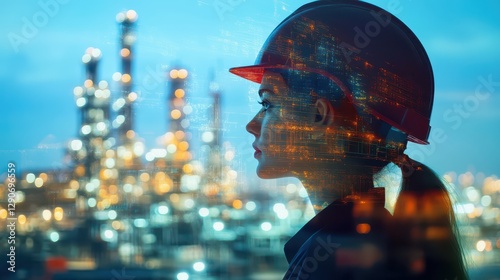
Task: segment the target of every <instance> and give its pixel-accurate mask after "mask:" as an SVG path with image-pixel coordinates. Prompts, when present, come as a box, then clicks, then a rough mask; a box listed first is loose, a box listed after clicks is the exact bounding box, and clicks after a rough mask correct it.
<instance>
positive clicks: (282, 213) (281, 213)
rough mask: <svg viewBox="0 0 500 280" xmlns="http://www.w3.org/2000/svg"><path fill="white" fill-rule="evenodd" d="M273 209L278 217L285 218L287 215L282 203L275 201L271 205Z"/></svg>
mask: <svg viewBox="0 0 500 280" xmlns="http://www.w3.org/2000/svg"><path fill="white" fill-rule="evenodd" d="M273 211H274V212H275V213H276V215H277V216H278V218H279V219H282V220H283V219H286V218H287V217H288V210H287V209H286V207H285V204H283V203H276V204H274V206H273Z"/></svg>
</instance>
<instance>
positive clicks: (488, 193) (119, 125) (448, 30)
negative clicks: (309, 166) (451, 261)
mask: <svg viewBox="0 0 500 280" xmlns="http://www.w3.org/2000/svg"><path fill="white" fill-rule="evenodd" d="M307 2H308V1H298V0H293V1H287V0H273V1H269V0H266V1H265V0H254V1H245V0H189V1H148V2H138V1H110V2H107V3H106V4H103V3H101V2H98V1H85V2H83V1H70V0H40V1H30V2H15V3H14V2H12V3H8V4H4V8H3V9H1V11H0V34H1V35H2V36H1V37H0V41H1V44H0V58H1V64H0V81H1V83H0V86H1V89H2V92H1V93H0V96H1V97H0V98H1V102H0V116H1V118H2V121H1V122H0V131H1V132H2V137H1V138H0V255H1V256H2V257H1V260H2V262H1V264H0V267H1V271H0V275H1V278H2V279H91V278H92V279H179V280H183V279H279V278H281V276H282V274H283V273H284V271H286V268H287V264H286V260H285V258H284V254H283V245H284V243H285V242H286V241H287V240H288V238H289V237H290V236H292V235H293V234H294V233H295V232H296V231H297V230H298V229H299V228H300V227H301V226H302V225H303V224H304V223H305V222H306V221H308V220H309V219H310V218H311V217H312V215H313V212H312V209H311V206H310V205H309V201H308V200H307V194H306V192H305V190H304V188H303V187H302V186H301V184H300V182H299V181H297V180H295V179H279V180H260V179H258V178H257V176H256V175H255V167H256V161H255V159H254V158H253V151H254V150H253V148H252V147H251V143H252V142H253V140H254V139H253V136H250V134H248V133H246V131H245V125H246V123H247V122H248V121H249V120H250V119H251V118H252V117H253V115H254V114H255V113H256V112H257V111H258V109H259V106H260V105H259V104H257V101H258V94H257V89H258V85H257V84H253V83H251V82H248V81H245V80H242V79H240V78H237V77H235V76H232V75H230V74H229V73H228V69H229V68H230V67H233V66H240V65H249V64H252V63H253V62H254V59H255V57H256V55H257V53H258V51H259V50H260V47H261V46H262V44H263V42H264V41H265V39H266V38H267V36H268V35H269V33H270V32H271V31H272V30H273V29H274V27H275V26H276V25H277V24H278V23H279V22H281V21H282V20H283V19H284V18H285V17H286V16H288V15H289V14H290V13H291V12H293V11H294V10H295V9H296V8H298V7H300V6H301V5H303V4H305V3H307ZM368 2H370V3H373V4H376V5H378V6H380V7H382V8H384V9H386V10H388V11H390V12H391V13H393V14H394V15H396V16H397V17H399V18H400V19H401V20H402V21H403V22H405V23H406V24H407V25H408V26H409V27H410V28H411V29H412V30H413V31H414V33H415V34H416V35H417V37H419V38H420V40H421V41H422V43H423V45H424V47H425V48H426V49H427V52H428V54H429V57H430V59H431V62H432V64H433V68H434V74H435V81H436V94H435V102H434V111H433V115H432V121H431V125H432V127H433V132H431V136H430V143H431V144H430V145H428V146H419V145H410V146H409V149H408V151H407V153H408V154H409V155H410V156H411V157H413V158H414V159H416V160H419V161H422V162H424V163H426V164H427V165H429V166H430V167H432V168H433V169H434V170H435V171H436V172H437V173H438V174H439V175H441V176H442V177H443V180H446V181H447V182H448V183H449V186H450V191H451V193H452V195H453V197H454V199H455V210H456V213H457V217H458V219H459V222H460V229H461V231H462V235H463V238H464V247H465V251H466V255H467V256H468V259H469V261H470V263H471V265H470V266H471V277H472V278H473V279H498V275H500V274H499V271H500V268H499V263H500V226H499V223H500V208H499V207H500V178H499V177H498V176H499V175H500V164H499V159H500V148H498V141H499V139H500V110H498V108H499V107H500V95H499V93H500V64H499V62H500V48H498V45H499V44H500V24H499V23H498V19H497V18H498V10H499V9H500V4H498V3H497V2H496V1H481V2H480V3H476V2H471V1H465V0H461V1H454V2H453V4H449V3H448V4H445V3H441V2H438V1H431V0H426V1H398V0H383V1H382V0H380V1H368ZM12 177H15V179H16V180H15V181H14V180H11V181H9V179H11V178H12ZM394 178H395V182H394V183H393V184H392V185H394V186H392V188H390V190H389V186H386V187H387V188H388V192H395V191H397V186H398V181H397V179H398V176H397V174H395V176H394ZM9 183H11V185H9ZM9 194H10V196H9ZM9 198H11V200H10V201H9ZM9 204H11V206H9ZM14 204H15V208H13V206H12V205H14ZM388 207H390V205H389V206H388ZM13 224H14V225H15V230H13V229H12V225H13ZM12 236H14V237H12ZM12 240H15V244H13V243H12V242H11V241H12ZM13 245H15V248H14V250H12V248H11V246H13ZM12 251H14V252H12ZM13 253H14V255H15V257H14V259H15V264H14V265H15V271H16V272H15V273H12V272H11V271H9V270H8V268H9V267H12V265H13V264H12V263H9V261H11V260H12V255H13ZM11 270H12V268H11ZM495 277H497V278H495Z"/></svg>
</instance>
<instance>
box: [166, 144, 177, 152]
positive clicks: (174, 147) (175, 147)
mask: <svg viewBox="0 0 500 280" xmlns="http://www.w3.org/2000/svg"><path fill="white" fill-rule="evenodd" d="M176 151H177V146H175V144H170V145H168V146H167V152H169V153H171V154H173V153H175V152H176Z"/></svg>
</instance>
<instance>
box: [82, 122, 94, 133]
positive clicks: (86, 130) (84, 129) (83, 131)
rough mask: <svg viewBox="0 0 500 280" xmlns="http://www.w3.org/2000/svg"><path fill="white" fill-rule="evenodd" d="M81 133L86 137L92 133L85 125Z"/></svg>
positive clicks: (88, 126)
mask: <svg viewBox="0 0 500 280" xmlns="http://www.w3.org/2000/svg"><path fill="white" fill-rule="evenodd" d="M81 131H82V134H83V135H87V134H89V133H90V132H91V131H92V128H91V127H90V125H88V124H86V125H84V126H82V129H81Z"/></svg>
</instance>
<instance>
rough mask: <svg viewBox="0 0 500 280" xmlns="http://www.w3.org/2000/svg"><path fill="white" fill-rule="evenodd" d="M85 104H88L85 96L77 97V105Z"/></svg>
mask: <svg viewBox="0 0 500 280" xmlns="http://www.w3.org/2000/svg"><path fill="white" fill-rule="evenodd" d="M85 104H87V99H86V98H85V97H79V98H78V99H76V106H78V107H83V106H85Z"/></svg>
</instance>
